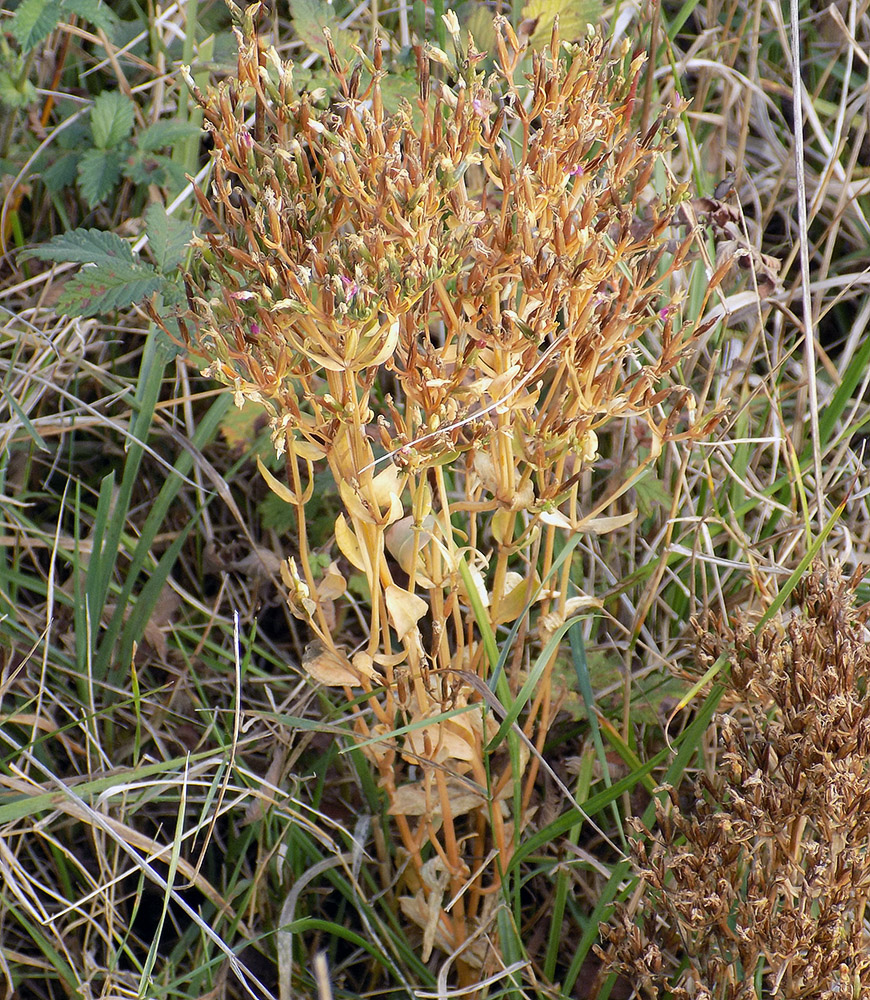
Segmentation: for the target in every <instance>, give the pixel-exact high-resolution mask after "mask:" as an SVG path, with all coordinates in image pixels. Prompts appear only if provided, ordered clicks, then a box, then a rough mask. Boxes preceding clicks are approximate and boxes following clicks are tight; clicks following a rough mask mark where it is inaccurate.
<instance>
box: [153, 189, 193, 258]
mask: <svg viewBox="0 0 870 1000" xmlns="http://www.w3.org/2000/svg"><path fill="white" fill-rule="evenodd" d="M145 232H146V234H147V235H148V241H149V243H150V244H151V252H152V253H153V254H154V261H155V263H156V264H157V270H158V271H160V273H161V274H167V273H168V272H169V271H170V270H172V268H174V267H177V266H178V265H179V264H180V263H181V262H182V261H183V260H184V257H185V253H186V249H185V248H186V247H187V244H188V243H189V242H190V240H191V237H192V236H193V227H192V226H191V224H190V223H189V222H185V221H184V220H183V219H176V218H175V217H174V216H171V215H167V213H166V209H165V208H164V207H163V206H162V205H159V204H157V202H154V203H153V204H151V205H149V206H148V208H146V209H145Z"/></svg>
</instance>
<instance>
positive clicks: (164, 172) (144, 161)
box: [124, 151, 186, 190]
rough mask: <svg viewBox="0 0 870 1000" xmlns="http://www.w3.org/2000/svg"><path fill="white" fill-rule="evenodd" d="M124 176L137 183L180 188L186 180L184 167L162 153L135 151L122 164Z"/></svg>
mask: <svg viewBox="0 0 870 1000" xmlns="http://www.w3.org/2000/svg"><path fill="white" fill-rule="evenodd" d="M124 176H125V177H129V178H130V180H131V181H132V182H133V183H134V184H137V185H141V184H146V185H147V184H157V185H159V186H160V187H174V188H177V189H179V190H180V189H181V188H182V187H183V186H184V182H185V180H186V178H185V173H184V167H182V166H181V164H180V163H173V161H172V158H171V157H169V156H165V155H164V154H162V153H151V152H145V151H141V152H140V151H137V152H135V153H134V154H133V156H131V157H129V158H128V160H127V162H126V163H125V164H124Z"/></svg>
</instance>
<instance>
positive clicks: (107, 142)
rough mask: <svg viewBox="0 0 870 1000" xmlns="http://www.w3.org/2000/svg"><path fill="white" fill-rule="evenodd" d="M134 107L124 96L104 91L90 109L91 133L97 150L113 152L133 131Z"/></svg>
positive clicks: (115, 91)
mask: <svg viewBox="0 0 870 1000" xmlns="http://www.w3.org/2000/svg"><path fill="white" fill-rule="evenodd" d="M134 117H135V106H134V104H133V102H132V101H131V100H130V98H129V97H127V95H126V94H121V93H119V92H118V91H117V90H104V91H103V93H102V94H98V95H97V97H96V98H95V99H94V106H93V108H91V132H92V133H93V136H94V145H95V146H96V147H97V149H104V150H109V151H110V150H113V149H114V148H115V147H116V146H118V145H119V144H120V143H122V142H123V141H124V140H125V139H129V138H130V133H131V132H132V131H133V120H134Z"/></svg>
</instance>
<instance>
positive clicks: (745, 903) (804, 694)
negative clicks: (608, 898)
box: [608, 567, 870, 1000]
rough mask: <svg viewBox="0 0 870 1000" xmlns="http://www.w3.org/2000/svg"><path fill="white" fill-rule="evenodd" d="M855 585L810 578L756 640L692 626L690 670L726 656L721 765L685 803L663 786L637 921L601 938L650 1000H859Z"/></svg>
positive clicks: (866, 758)
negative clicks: (767, 999)
mask: <svg viewBox="0 0 870 1000" xmlns="http://www.w3.org/2000/svg"><path fill="white" fill-rule="evenodd" d="M857 579H858V578H857V577H855V578H853V579H852V580H851V581H848V582H847V581H845V580H844V579H843V577H842V574H841V572H840V570H839V568H838V567H834V568H833V569H830V570H825V569H823V568H821V567H817V568H815V569H814V570H813V571H812V573H811V574H810V575H809V577H808V578H807V579H806V580H805V581H804V583H803V585H802V586H801V588H800V591H799V600H800V611H799V612H798V613H797V614H796V615H795V616H794V617H793V618H792V619H791V620H790V621H789V622H788V623H787V624H774V623H770V624H768V625H766V626H765V627H764V628H763V629H762V630H761V632H760V633H759V634H756V633H755V632H753V631H752V630H751V629H750V628H749V626H748V625H747V624H746V623H745V622H740V623H739V624H737V625H736V627H735V628H734V629H733V630H732V629H730V628H729V627H728V626H727V625H725V624H724V623H722V622H714V623H713V625H712V626H711V627H708V628H705V629H701V628H698V658H699V664H700V665H701V666H702V667H706V666H710V665H711V664H712V663H714V662H715V661H716V660H717V659H718V658H719V657H720V656H721V655H722V654H723V653H724V654H726V655H727V657H728V661H729V662H730V664H731V677H730V687H731V693H732V695H734V696H735V697H736V699H737V702H736V706H735V708H734V709H733V710H732V711H731V712H730V713H729V714H728V715H727V716H725V717H723V718H722V719H721V720H720V722H721V732H722V740H723V746H724V749H723V753H722V758H721V763H720V767H719V770H718V771H717V773H716V774H715V776H714V777H712V778H711V777H708V776H707V775H703V774H702V775H701V776H700V777H699V778H698V779H697V780H696V781H695V782H694V785H693V788H692V789H691V792H690V794H689V795H688V797H687V796H686V795H677V793H676V792H675V790H673V789H669V792H670V797H669V799H670V800H669V803H668V807H666V806H665V805H663V804H661V803H660V804H659V806H658V808H657V810H656V811H657V820H658V825H657V830H656V832H655V834H650V833H649V831H643V830H641V831H640V832H641V833H642V837H641V838H640V839H638V840H636V841H634V850H635V856H636V861H637V864H638V867H639V870H640V872H641V874H642V876H643V878H644V879H646V881H647V883H648V885H649V887H650V888H651V892H650V894H649V898H648V905H649V911H648V912H647V911H645V913H644V915H643V917H642V921H641V923H640V924H637V923H636V922H635V921H634V920H633V919H631V917H630V916H629V914H628V911H627V910H626V909H623V910H622V911H621V913H620V915H619V920H618V923H617V925H616V926H615V927H614V928H611V929H610V930H609V932H608V936H609V938H610V940H611V943H612V946H613V952H612V954H611V960H613V959H614V958H615V962H616V965H617V966H618V967H619V968H621V969H622V970H623V971H625V972H627V973H629V974H633V975H634V976H635V977H639V979H640V982H641V983H642V984H643V986H644V987H645V988H646V989H647V990H648V992H650V995H654V996H659V995H661V994H660V991H661V990H663V989H668V990H670V992H671V994H672V995H673V996H675V997H689V996H692V997H698V996H709V997H715V998H723V1000H731V998H738V997H739V998H755V997H761V996H762V995H763V996H776V997H783V998H786V1000H797V998H813V1000H834V998H837V1000H842V998H843V997H859V996H860V997H864V996H867V995H868V991H870V940H868V934H867V931H866V928H865V926H864V907H865V900H866V898H867V895H868V892H870V852H868V843H870V697H868V682H870V645H868V642H867V629H866V626H865V623H864V622H865V617H866V615H865V613H864V612H861V613H859V612H858V611H856V610H855V608H854V602H853V591H854V587H855V585H856V583H857ZM644 905H645V906H646V905H647V904H644ZM653 907H654V909H655V912H654V913H653V912H652V909H653ZM680 963H684V964H683V965H682V970H683V971H681V972H679V974H678V972H677V970H678V968H681V964H680Z"/></svg>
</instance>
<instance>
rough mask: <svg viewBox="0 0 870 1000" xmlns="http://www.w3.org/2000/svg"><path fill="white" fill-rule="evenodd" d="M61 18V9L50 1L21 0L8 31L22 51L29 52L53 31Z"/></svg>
mask: <svg viewBox="0 0 870 1000" xmlns="http://www.w3.org/2000/svg"><path fill="white" fill-rule="evenodd" d="M62 16H63V15H62V12H61V8H60V7H59V6H58V4H57V3H55V2H51V0H22V2H21V3H20V4H19V5H18V9H17V10H16V11H15V13H14V14H13V15H12V20H11V21H10V22H9V26H8V30H9V32H10V34H11V35H12V37H13V38H14V39H15V41H16V42H18V44H19V46H20V47H21V48H22V50H24V51H29V50H30V49H32V48H34V47H35V46H37V45H38V44H39V43H40V42H41V41H42V40H43V38H47V37H48V36H49V35H50V34H51V33H52V31H54V29H55V28H56V27H57V25H58V23H59V22H60V19H61V17H62Z"/></svg>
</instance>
